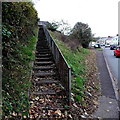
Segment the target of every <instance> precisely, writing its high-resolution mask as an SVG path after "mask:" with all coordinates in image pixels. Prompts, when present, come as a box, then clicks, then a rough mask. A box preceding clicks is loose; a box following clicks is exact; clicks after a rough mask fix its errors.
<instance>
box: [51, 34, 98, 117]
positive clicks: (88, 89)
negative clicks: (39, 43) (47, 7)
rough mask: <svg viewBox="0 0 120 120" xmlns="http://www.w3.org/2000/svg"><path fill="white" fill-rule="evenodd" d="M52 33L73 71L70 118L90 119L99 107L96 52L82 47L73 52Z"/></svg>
mask: <svg viewBox="0 0 120 120" xmlns="http://www.w3.org/2000/svg"><path fill="white" fill-rule="evenodd" d="M50 33H51V35H52V37H53V39H54V40H55V42H56V43H57V45H58V46H59V48H60V50H61V51H62V53H63V55H64V57H65V59H66V60H67V62H68V64H69V65H70V67H71V69H72V108H71V111H70V115H69V117H70V118H76V119H81V118H82V117H83V118H86V117H89V116H90V114H91V113H92V112H93V111H94V110H95V109H96V107H97V105H98V103H97V98H98V97H97V96H98V95H99V92H98V91H99V80H98V72H97V67H96V52H95V51H94V50H90V49H84V48H81V46H79V47H77V48H76V49H74V50H72V49H70V48H72V47H71V46H69V45H70V44H67V42H66V43H64V42H62V40H61V39H59V38H60V37H57V35H56V33H55V32H50ZM64 37H65V36H64ZM71 41H72V40H71ZM72 42H73V41H72ZM69 43H70V39H69ZM76 46H78V45H76ZM74 48H75V47H74Z"/></svg>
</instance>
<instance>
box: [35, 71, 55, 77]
mask: <svg viewBox="0 0 120 120" xmlns="http://www.w3.org/2000/svg"><path fill="white" fill-rule="evenodd" d="M34 75H35V76H36V77H47V76H54V75H55V73H54V72H40V73H35V74H34Z"/></svg>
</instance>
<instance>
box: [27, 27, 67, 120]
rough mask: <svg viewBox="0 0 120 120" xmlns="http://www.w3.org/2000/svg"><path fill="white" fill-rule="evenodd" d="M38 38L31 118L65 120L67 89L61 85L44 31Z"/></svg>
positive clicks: (40, 32)
mask: <svg viewBox="0 0 120 120" xmlns="http://www.w3.org/2000/svg"><path fill="white" fill-rule="evenodd" d="M38 37H39V39H38V42H37V46H36V59H35V62H34V66H33V73H32V86H31V88H30V108H29V117H30V118H31V119H35V120H36V119H38V120H39V119H40V120H42V119H65V118H67V111H66V110H67V102H66V100H67V97H66V95H65V89H64V87H63V86H62V85H61V84H60V76H59V73H58V71H57V68H56V65H55V61H54V59H53V56H52V53H51V51H50V49H49V47H48V43H47V41H46V38H45V35H44V32H43V30H42V29H40V30H39V36H38Z"/></svg>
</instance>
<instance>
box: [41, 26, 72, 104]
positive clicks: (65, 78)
mask: <svg viewBox="0 0 120 120" xmlns="http://www.w3.org/2000/svg"><path fill="white" fill-rule="evenodd" d="M40 28H43V30H44V33H45V38H46V40H47V42H48V45H49V47H50V49H51V52H52V54H53V58H54V60H55V63H56V67H57V69H58V72H59V75H60V82H61V84H62V85H63V87H64V88H65V91H66V96H67V98H68V99H67V100H68V105H71V68H70V66H69V65H68V63H67V61H66V60H65V58H64V56H63V54H62V52H61V51H60V49H59V48H58V46H57V44H56V43H55V41H54V40H53V39H52V37H51V36H50V34H49V32H48V30H47V28H46V27H45V26H43V25H40Z"/></svg>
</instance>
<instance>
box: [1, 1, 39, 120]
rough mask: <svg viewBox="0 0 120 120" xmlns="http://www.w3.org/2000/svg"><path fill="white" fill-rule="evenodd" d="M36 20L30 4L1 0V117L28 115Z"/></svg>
mask: <svg viewBox="0 0 120 120" xmlns="http://www.w3.org/2000/svg"><path fill="white" fill-rule="evenodd" d="M36 23H37V12H36V10H35V9H34V7H33V4H32V3H30V2H3V3H2V41H3V42H2V45H3V50H2V53H3V58H2V60H3V63H2V64H3V75H2V95H3V106H2V108H3V119H4V117H5V116H7V117H8V118H11V117H12V118H14V117H17V116H18V115H20V116H21V117H22V116H24V115H26V116H27V114H28V107H29V102H28V88H29V86H30V85H31V83H30V82H29V79H30V73H31V69H32V68H31V67H32V66H31V64H30V63H31V61H33V60H34V58H35V56H34V52H33V51H34V50H35V44H36V40H37V36H38V35H37V33H38V28H37V25H36ZM15 119H18V118H15Z"/></svg>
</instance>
